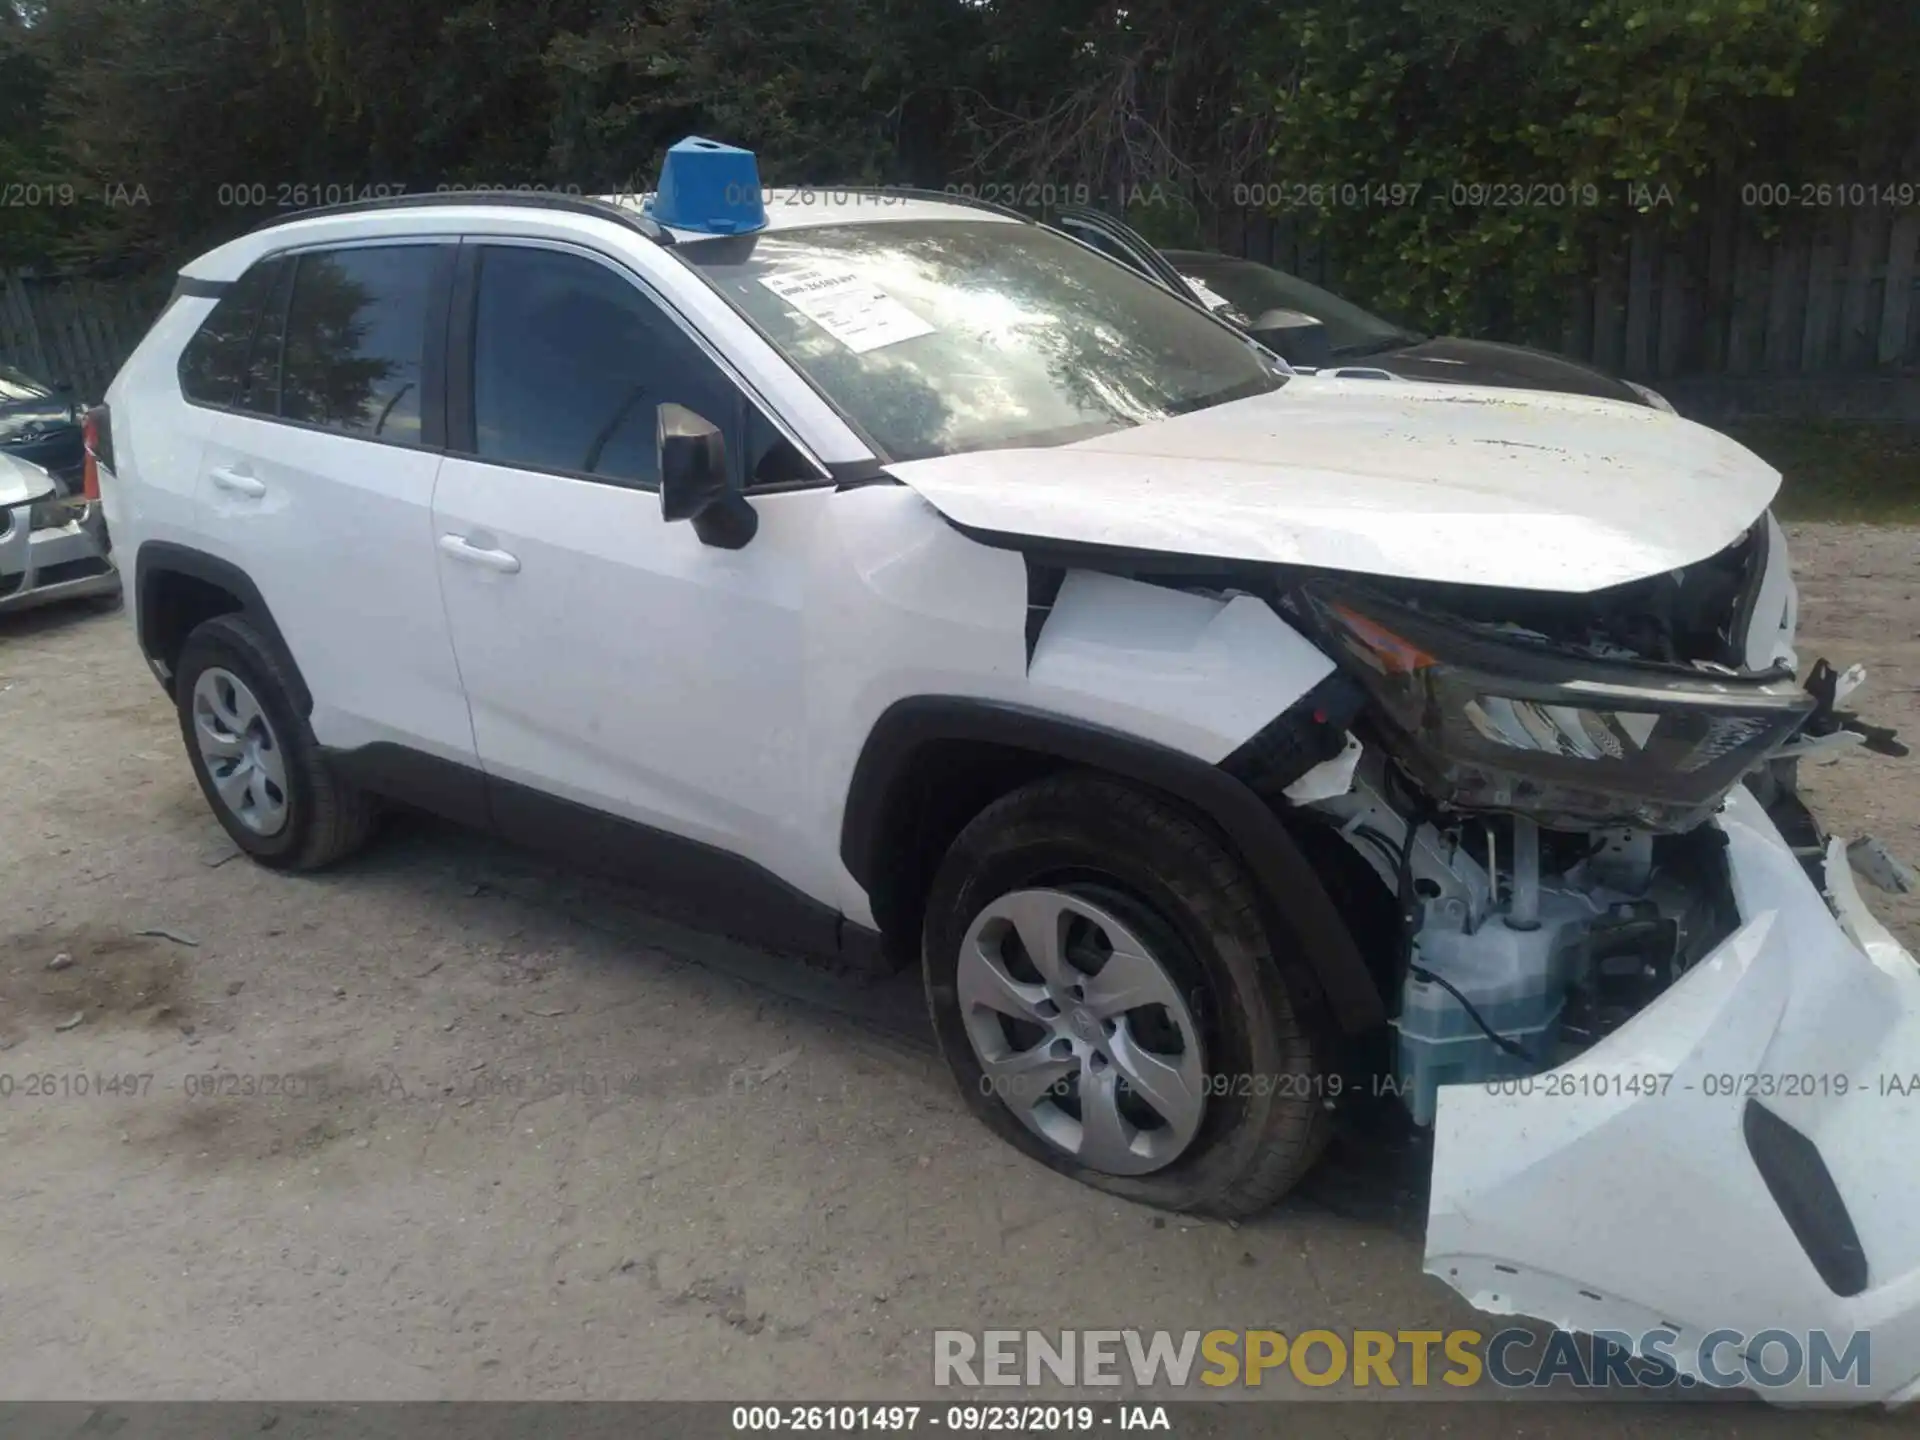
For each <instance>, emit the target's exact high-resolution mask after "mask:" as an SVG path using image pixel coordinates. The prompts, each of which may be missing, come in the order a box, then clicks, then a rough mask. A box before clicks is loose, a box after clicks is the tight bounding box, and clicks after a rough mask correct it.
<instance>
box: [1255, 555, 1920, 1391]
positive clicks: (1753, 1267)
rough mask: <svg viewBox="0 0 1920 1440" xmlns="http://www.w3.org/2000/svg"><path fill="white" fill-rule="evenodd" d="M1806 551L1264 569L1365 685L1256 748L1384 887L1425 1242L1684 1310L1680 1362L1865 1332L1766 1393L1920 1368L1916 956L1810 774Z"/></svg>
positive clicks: (1654, 1306)
mask: <svg viewBox="0 0 1920 1440" xmlns="http://www.w3.org/2000/svg"><path fill="white" fill-rule="evenodd" d="M1784 566H1785V561H1784V553H1783V547H1782V546H1781V545H1780V544H1779V536H1778V530H1777V527H1776V526H1775V525H1774V524H1773V522H1772V521H1771V520H1770V519H1769V520H1767V521H1766V522H1764V524H1763V525H1757V526H1756V527H1754V530H1753V531H1751V532H1749V534H1748V535H1746V536H1743V537H1742V538H1741V540H1740V541H1739V542H1737V543H1736V544H1735V545H1734V546H1732V547H1729V549H1728V550H1727V551H1725V552H1723V553H1722V554H1720V555H1717V556H1715V557H1713V558H1712V559H1711V560H1709V561H1705V562H1702V563H1701V565H1699V566H1695V567H1688V569H1687V570H1684V571H1679V572H1673V573H1671V574H1667V575H1662V576H1660V577H1656V578H1655V579H1653V580H1649V581H1642V582H1636V584H1634V585H1632V586H1622V587H1617V588H1616V589H1615V590H1614V591H1611V592H1596V593H1594V594H1589V595H1567V596H1555V595H1542V594H1540V593H1538V592H1529V593H1526V594H1516V593H1514V592H1501V591H1494V590H1487V589H1470V588H1467V587H1450V586H1440V585H1431V584H1424V585H1423V584H1412V583H1405V582H1401V583H1395V582H1392V581H1385V580H1373V579H1367V580H1362V579H1357V578H1354V577H1350V576H1328V575H1325V574H1320V575H1308V576H1305V577H1298V576H1296V577H1293V579H1292V580H1291V581H1290V582H1289V583H1288V584H1287V585H1286V587H1285V589H1284V590H1283V592H1281V593H1277V594H1274V595H1273V596H1272V597H1271V598H1272V599H1273V600H1274V603H1275V604H1276V605H1277V607H1278V608H1279V609H1280V610H1281V611H1282V612H1283V613H1284V614H1286V615H1287V616H1288V618H1289V619H1290V620H1291V621H1292V622H1293V623H1294V624H1296V625H1297V626H1298V627H1299V628H1300V629H1301V630H1302V631H1303V632H1305V633H1306V634H1308V635H1310V636H1311V637H1313V638H1314V639H1315V640H1316V642H1317V643H1319V644H1320V645H1321V646H1322V647H1323V648H1324V649H1325V650H1326V651H1327V653H1328V654H1330V655H1333V656H1334V657H1336V659H1337V660H1338V661H1339V663H1340V666H1341V669H1342V671H1343V672H1344V675H1345V676H1346V677H1347V679H1348V681H1349V686H1350V689H1351V691H1352V698H1353V702H1354V703H1353V714H1352V716H1351V722H1350V725H1349V727H1348V728H1349V732H1350V733H1349V734H1348V735H1347V736H1346V747H1345V749H1344V750H1342V752H1341V753H1340V754H1339V755H1338V756H1335V757H1332V758H1322V759H1320V761H1319V763H1318V764H1316V765H1314V766H1313V767H1312V768H1311V769H1309V770H1307V771H1306V773H1304V774H1295V775H1292V776H1280V775H1278V774H1273V775H1269V776H1268V777H1266V778H1267V779H1268V780H1270V781H1277V780H1280V779H1286V780H1287V782H1288V783H1287V784H1286V786H1285V794H1286V796H1287V799H1288V800H1289V802H1290V803H1291V804H1292V805H1293V806H1294V807H1295V809H1296V813H1301V814H1305V815H1311V816H1314V817H1317V818H1319V819H1320V820H1322V821H1325V822H1327V829H1328V830H1329V831H1330V833H1332V834H1334V835H1337V836H1338V837H1339V838H1340V839H1341V840H1343V841H1344V842H1345V844H1346V846H1347V847H1348V848H1349V849H1350V850H1351V852H1352V853H1353V854H1356V855H1358V856H1359V857H1360V858H1361V860H1363V861H1364V862H1365V864H1366V865H1367V866H1368V867H1369V868H1370V869H1371V871H1372V873H1373V875H1374V877H1375V878H1377V880H1378V881H1379V882H1380V884H1381V886H1383V887H1384V889H1385V892H1386V893H1387V894H1388V895H1390V896H1391V897H1392V899H1393V902H1394V905H1395V914H1396V919H1397V922H1398V923H1397V924H1396V926H1395V927H1394V934H1395V939H1394V942H1393V946H1392V948H1393V951H1394V953H1393V954H1391V955H1390V956H1387V957H1385V958H1384V959H1383V960H1381V961H1379V962H1378V971H1379V974H1380V978H1381V979H1382V981H1383V982H1384V984H1385V987H1386V988H1387V989H1388V990H1389V992H1390V999H1389V1005H1388V1008H1389V1011H1390V1012H1391V1013H1392V1015H1393V1020H1392V1030H1393V1046H1392V1057H1391V1060H1390V1061H1389V1062H1387V1063H1388V1065H1389V1068H1390V1070H1391V1075H1390V1084H1388V1085H1387V1086H1386V1087H1385V1088H1386V1089H1387V1090H1389V1091H1390V1092H1391V1093H1393V1094H1395V1095H1397V1096H1399V1097H1400V1099H1401V1100H1402V1102H1403V1103H1404V1105H1405V1108H1406V1111H1407V1113H1408V1116H1409V1117H1410V1118H1411V1120H1412V1122H1413V1123H1414V1124H1416V1125H1418V1126H1421V1127H1431V1133H1432V1137H1433V1176H1432V1191H1431V1200H1430V1207H1429V1218H1428V1250H1427V1268H1428V1270H1429V1271H1430V1272H1431V1273H1433V1274H1435V1275H1437V1276H1439V1277H1440V1278H1442V1279H1443V1280H1445V1281H1446V1282H1447V1283H1448V1284H1450V1285H1452V1286H1453V1287H1454V1288H1455V1289H1456V1290H1458V1291H1460V1293H1461V1294H1463V1295H1464V1296H1466V1297H1467V1298H1468V1299H1469V1300H1470V1301H1471V1302H1472V1303H1473V1304H1474V1305H1475V1306H1476V1307H1478V1308H1480V1309H1483V1310H1488V1311H1491V1312H1494V1313H1501V1314H1509V1313H1513V1314H1525V1315H1530V1316H1534V1317H1537V1318H1540V1319H1543V1320H1547V1321H1550V1322H1552V1323H1554V1324H1556V1325H1559V1326H1561V1327H1563V1328H1566V1329H1572V1330H1580V1331H1586V1332H1595V1331H1604V1332H1606V1333H1608V1334H1610V1335H1616V1336H1617V1335H1621V1334H1627V1335H1632V1336H1642V1335H1646V1334H1648V1333H1650V1332H1662V1331H1664V1332H1672V1333H1673V1334H1674V1335H1675V1336H1676V1337H1677V1338H1676V1340H1675V1341H1674V1342H1673V1343H1672V1345H1671V1347H1670V1354H1669V1355H1668V1356H1667V1358H1670V1359H1674V1360H1675V1363H1677V1364H1678V1366H1679V1368H1680V1369H1681V1370H1682V1372H1683V1373H1697V1369H1695V1368H1694V1367H1693V1366H1692V1364H1691V1358H1692V1357H1691V1356H1690V1350H1689V1346H1690V1344H1694V1343H1697V1342H1698V1341H1699V1340H1700V1339H1701V1338H1702V1337H1705V1336H1708V1335H1710V1334H1712V1333H1713V1332H1717V1331H1737V1332H1739V1333H1740V1334H1741V1335H1743V1336H1746V1337H1752V1336H1756V1335H1760V1334H1762V1333H1764V1332H1768V1331H1779V1330H1782V1329H1785V1330H1789V1331H1792V1332H1795V1333H1797V1334H1798V1335H1800V1336H1801V1337H1803V1338H1804V1337H1806V1336H1807V1335H1808V1334H1810V1333H1811V1332H1814V1331H1826V1332H1828V1333H1829V1334H1830V1335H1832V1336H1835V1337H1836V1338H1838V1339H1841V1340H1844V1339H1845V1337H1846V1336H1848V1335H1851V1334H1853V1333H1856V1332H1862V1331H1870V1332H1871V1333H1872V1346H1873V1355H1874V1364H1873V1368H1872V1372H1871V1375H1870V1377H1869V1378H1868V1379H1867V1380H1866V1381H1864V1382H1862V1381H1860V1380H1859V1379H1858V1378H1857V1377H1856V1384H1855V1386H1854V1387H1850V1388H1849V1390H1848V1393H1847V1394H1845V1395H1832V1394H1822V1393H1821V1392H1818V1391H1815V1390H1807V1391H1806V1392H1805V1393H1801V1392H1799V1391H1796V1390H1795V1389H1794V1388H1793V1386H1792V1385H1788V1386H1785V1387H1783V1388H1781V1389H1779V1390H1777V1391H1775V1392H1773V1393H1772V1394H1771V1396H1770V1398H1774V1399H1795V1398H1799V1399H1813V1398H1824V1399H1846V1400H1853V1401H1858V1400H1862V1399H1883V1400H1884V1399H1912V1398H1916V1397H1920V1212H1917V1211H1916V1210H1915V1208H1914V1206H1913V1204H1912V1201H1911V1195H1910V1191H1911V1183H1910V1181H1911V1176H1912V1162H1911V1160H1910V1159H1909V1158H1907V1157H1908V1156H1909V1155H1910V1151H1911V1146H1910V1141H1911V1138H1912V1136H1913V1135H1914V1134H1915V1133H1916V1121H1920V1093H1916V1094H1915V1096H1914V1098H1913V1099H1911V1100H1909V1099H1905V1098H1904V1096H1905V1094H1906V1091H1907V1088H1908V1087H1909V1086H1911V1087H1912V1088H1913V1089H1914V1090H1915V1091H1916V1092H1920V968H1916V965H1915V963H1914V961H1913V958H1912V957H1911V956H1910V955H1908V954H1907V952H1906V951H1904V950H1903V949H1902V948H1901V947H1900V946H1899V945H1898V944H1897V943H1896V942H1895V941H1894V940H1893V939H1892V938H1891V936H1889V935H1888V934H1887V932H1886V931H1885V930H1884V929H1882V928H1881V927H1880V926H1879V925H1878V924H1877V923H1876V922H1874V921H1873V919H1872V917H1871V915H1870V914H1868V912H1867V911H1866V910H1865V908H1864V906H1862V905H1861V903H1860V901H1859V898H1858V895H1857V893H1856V892H1855V891H1854V888H1853V883H1852V877H1851V875H1850V874H1849V872H1848V865H1847V860H1846V856H1845V849H1844V846H1842V845H1841V844H1840V842H1838V841H1834V842H1831V843H1829V842H1827V840H1826V838H1825V836H1824V835H1823V834H1821V833H1820V832H1819V828H1818V826H1817V825H1816V824H1815V823H1814V822H1813V821H1812V819H1811V817H1810V816H1808V815H1807V814H1806V812H1805V811H1804V809H1802V808H1800V807H1799V805H1798V801H1797V799H1796V798H1795V797H1794V795H1793V787H1792V784H1791V767H1792V762H1793V760H1794V758H1795V757H1797V756H1799V755H1801V754H1805V753H1808V752H1809V751H1813V750H1818V749H1822V748H1828V747H1829V746H1830V745H1831V744H1832V743H1834V742H1833V736H1834V735H1836V734H1841V733H1843V730H1842V727H1841V726H1839V725H1838V724H1837V722H1836V721H1835V720H1834V718H1833V716H1834V711H1833V696H1832V694H1831V693H1825V694H1816V693H1812V692H1810V691H1809V690H1808V689H1807V688H1806V687H1803V686H1802V685H1801V684H1800V683H1798V682H1797V681H1796V680H1795V678H1794V668H1793V667H1794V664H1795V657H1794V654H1793V649H1792V644H1793V629H1794V622H1795V618H1796V617H1795V615H1794V597H1793V592H1792V587H1791V582H1790V581H1788V580H1786V579H1785V577H1784ZM1323 713H1324V707H1323ZM1339 718H1340V719H1341V720H1343V721H1344V720H1347V719H1348V717H1347V716H1345V715H1342V716H1341V717H1339ZM1847 738H1850V739H1857V738H1859V737H1858V736H1849V737H1847ZM1249 778H1251V779H1255V780H1256V781H1257V780H1258V778H1259V777H1249ZM1260 788H1265V789H1267V790H1268V792H1269V793H1270V794H1273V793H1275V790H1274V787H1273V786H1272V785H1266V786H1261V787H1260ZM1783 831H1785V832H1786V833H1785V834H1783ZM1909 1106H1913V1107H1917V1108H1915V1109H1909V1108H1908V1107H1909ZM1862 1385H1864V1387H1865V1388H1859V1387H1860V1386H1862Z"/></svg>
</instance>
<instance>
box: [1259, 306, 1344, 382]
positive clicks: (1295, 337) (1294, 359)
mask: <svg viewBox="0 0 1920 1440" xmlns="http://www.w3.org/2000/svg"><path fill="white" fill-rule="evenodd" d="M1247 333H1248V334H1249V335H1251V336H1253V338H1254V339H1256V340H1258V341H1259V342H1260V343H1261V344H1262V345H1264V346H1266V347H1267V348H1268V349H1269V350H1271V351H1273V353H1274V354H1276V355H1278V356H1279V357H1280V358H1281V359H1282V360H1284V361H1286V362H1287V363H1288V364H1289V365H1303V366H1310V367H1313V368H1316V369H1317V368H1318V367H1320V366H1322V365H1325V364H1327V363H1328V362H1329V361H1330V360H1332V359H1333V344H1332V342H1331V341H1330V340H1329V339H1328V338H1327V327H1326V326H1325V325H1324V324H1322V323H1321V322H1320V321H1318V320H1316V319H1314V318H1313V316H1311V315H1308V314H1306V313H1305V312H1303V311H1300V310H1265V311H1262V312H1261V314H1260V316H1259V318H1258V319H1256V320H1255V321H1254V322H1253V324H1252V325H1250V326H1248V327H1247Z"/></svg>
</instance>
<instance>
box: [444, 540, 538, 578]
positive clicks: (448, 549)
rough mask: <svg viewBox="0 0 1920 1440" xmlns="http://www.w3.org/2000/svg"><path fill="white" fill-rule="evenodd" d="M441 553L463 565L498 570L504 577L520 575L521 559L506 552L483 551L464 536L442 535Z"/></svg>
mask: <svg viewBox="0 0 1920 1440" xmlns="http://www.w3.org/2000/svg"><path fill="white" fill-rule="evenodd" d="M440 553H441V554H442V555H445V556H446V557H447V558H448V559H450V560H458V561H460V563H461V564H463V565H478V566H479V567H480V568H481V569H483V570H497V571H499V573H500V574H502V575H518V574H519V573H520V557H519V556H518V555H512V554H509V553H508V552H507V551H505V550H483V549H481V548H480V547H479V546H478V545H469V544H468V543H467V537H466V536H464V535H442V536H441V537H440Z"/></svg>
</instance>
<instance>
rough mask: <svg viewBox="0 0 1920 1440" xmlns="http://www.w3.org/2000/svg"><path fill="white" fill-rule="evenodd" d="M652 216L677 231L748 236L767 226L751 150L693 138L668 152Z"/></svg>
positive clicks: (649, 205) (652, 202)
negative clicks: (751, 232)
mask: <svg viewBox="0 0 1920 1440" xmlns="http://www.w3.org/2000/svg"><path fill="white" fill-rule="evenodd" d="M646 212H647V214H649V215H651V216H652V217H653V218H654V219H655V220H657V221H659V222H660V223H661V224H662V225H666V226H670V227H671V228H673V229H675V230H693V231H698V232H700V233H702V234H706V235H744V234H746V233H747V232H749V231H753V230H762V229H765V228H766V224H767V207H766V204H765V202H764V200H763V199H762V197H761V194H760V166H759V163H758V162H757V161H755V159H754V158H753V152H752V151H751V150H742V149H740V148H739V147H738V146H735V145H722V144H721V143H720V142H719V141H718V140H703V139H701V138H700V137H699V136H698V135H689V136H688V137H687V138H686V139H685V140H682V141H681V142H680V143H679V144H677V145H675V146H673V147H672V148H671V149H669V150H668V151H667V159H666V163H665V164H663V165H662V166H661V167H660V184H659V185H658V186H657V187H656V188H655V190H654V195H653V199H651V200H650V201H648V202H647V206H646Z"/></svg>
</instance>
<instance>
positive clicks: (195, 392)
mask: <svg viewBox="0 0 1920 1440" xmlns="http://www.w3.org/2000/svg"><path fill="white" fill-rule="evenodd" d="M279 274H280V261H279V260H277V259H273V260H262V261H259V262H258V263H257V264H255V265H254V266H252V267H251V268H250V269H249V270H248V271H247V272H246V273H245V274H244V275H242V276H241V277H240V278H239V279H238V280H236V281H234V282H233V285H232V288H230V289H229V290H228V291H227V293H226V294H225V295H223V296H221V297H220V299H219V300H218V301H217V302H216V303H215V305H214V307H213V309H212V310H210V311H208V312H207V318H206V319H205V320H202V321H201V322H200V328H199V329H198V330H196V331H195V332H194V335H193V338H192V339H191V340H189V341H188V342H187V344H186V348H185V349H184V350H182V351H181V352H180V393H181V394H183V395H184V396H186V398H187V399H189V400H191V401H192V402H193V403H194V404H196V405H214V406H218V407H221V408H223V409H224V408H225V407H227V406H229V405H232V404H233V403H234V402H235V401H236V400H237V399H238V398H239V395H240V390H241V386H242V384H243V383H244V382H245V379H246V375H247V357H248V352H249V351H250V350H251V349H252V347H253V338H254V334H255V332H256V331H257V330H258V329H259V327H260V319H261V316H262V315H263V314H264V313H265V311H266V308H267V305H268V302H269V301H270V300H271V299H272V297H273V295H274V292H275V290H276V288H277V286H276V284H275V282H276V281H277V280H278V278H279Z"/></svg>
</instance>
